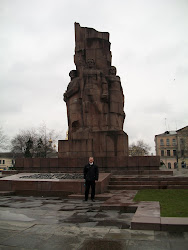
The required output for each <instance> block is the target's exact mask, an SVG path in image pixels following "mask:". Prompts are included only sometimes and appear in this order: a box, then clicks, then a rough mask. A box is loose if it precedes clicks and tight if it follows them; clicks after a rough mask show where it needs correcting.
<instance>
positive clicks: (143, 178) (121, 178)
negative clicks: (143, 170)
mask: <svg viewBox="0 0 188 250" xmlns="http://www.w3.org/2000/svg"><path fill="white" fill-rule="evenodd" d="M110 181H188V177H177V176H174V177H167V176H152V177H151V176H139V177H138V176H137V177H133V176H114V175H113V176H112V177H111V178H110Z"/></svg>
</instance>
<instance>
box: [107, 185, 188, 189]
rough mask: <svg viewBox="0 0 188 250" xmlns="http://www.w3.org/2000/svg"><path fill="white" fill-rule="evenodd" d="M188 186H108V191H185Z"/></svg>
mask: <svg viewBox="0 0 188 250" xmlns="http://www.w3.org/2000/svg"><path fill="white" fill-rule="evenodd" d="M187 188H188V185H109V186H108V189H109V190H140V189H187Z"/></svg>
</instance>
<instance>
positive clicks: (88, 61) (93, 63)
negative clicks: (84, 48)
mask: <svg viewBox="0 0 188 250" xmlns="http://www.w3.org/2000/svg"><path fill="white" fill-rule="evenodd" d="M87 65H88V68H94V65H95V61H94V60H93V59H88V60H87Z"/></svg>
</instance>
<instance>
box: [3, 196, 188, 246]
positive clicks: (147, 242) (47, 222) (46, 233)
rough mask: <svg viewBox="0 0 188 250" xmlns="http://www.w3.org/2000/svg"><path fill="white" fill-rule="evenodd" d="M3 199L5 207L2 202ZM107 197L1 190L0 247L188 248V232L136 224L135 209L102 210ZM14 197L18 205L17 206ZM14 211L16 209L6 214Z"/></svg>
mask: <svg viewBox="0 0 188 250" xmlns="http://www.w3.org/2000/svg"><path fill="white" fill-rule="evenodd" d="M56 201H57V204H56ZM4 202H7V204H8V205H7V207H1V203H2V204H3V203H4ZM104 202H105V201H101V200H96V202H95V203H93V202H91V201H88V202H83V201H82V200H69V199H62V198H60V199H54V198H53V197H52V198H50V197H46V198H45V197H24V196H19V197H15V196H9V197H8V196H7V197H6V196H2V197H0V216H1V218H0V249H69V250H70V249H82V250H83V249H84V250H85V249H89V250H92V249H97V250H100V249H105V250H106V249H110V250H111V249H118V250H119V249H125V250H127V249H181V250H184V249H186V250H187V246H188V233H187V232H176V233H175V232H162V231H159V232H156V231H154V230H132V229H130V224H131V220H132V218H133V216H134V213H126V212H123V211H118V210H104V209H102V208H101V206H102V205H103V203H104ZM15 203H16V204H17V205H18V204H19V205H18V206H14V205H13V204H15ZM24 203H25V204H30V205H31V204H32V203H33V206H32V207H31V206H24ZM36 204H38V207H37V206H35V205H36ZM142 205H143V204H142ZM60 207H62V208H63V207H66V210H61V208H60ZM44 208H45V209H44ZM73 208H74V209H73ZM5 212H6V213H7V214H6V213H5ZM10 214H13V215H12V216H8V215H10ZM3 215H4V216H3ZM16 215H18V216H16ZM28 218H30V219H32V221H28ZM154 218H157V217H155V216H154ZM126 226H127V228H125V227H126Z"/></svg>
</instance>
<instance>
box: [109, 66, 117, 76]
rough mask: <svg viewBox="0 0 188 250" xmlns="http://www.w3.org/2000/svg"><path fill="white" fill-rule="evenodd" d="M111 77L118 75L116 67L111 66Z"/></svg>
mask: <svg viewBox="0 0 188 250" xmlns="http://www.w3.org/2000/svg"><path fill="white" fill-rule="evenodd" d="M109 73H110V75H116V67H114V66H111V67H110V70H109Z"/></svg>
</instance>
